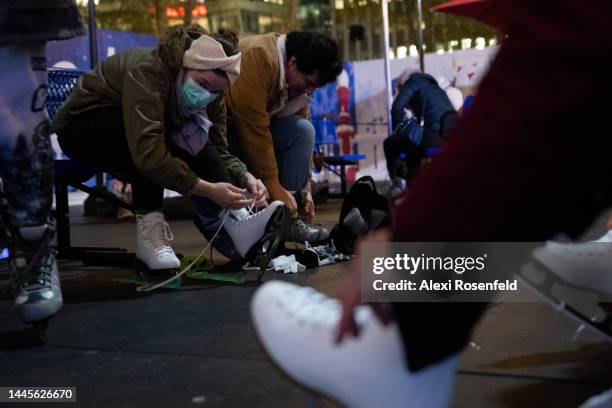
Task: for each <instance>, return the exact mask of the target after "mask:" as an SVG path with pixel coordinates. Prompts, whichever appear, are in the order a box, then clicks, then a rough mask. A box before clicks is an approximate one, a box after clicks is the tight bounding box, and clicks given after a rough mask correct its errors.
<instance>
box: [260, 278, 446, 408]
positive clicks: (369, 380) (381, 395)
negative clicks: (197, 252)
mask: <svg viewBox="0 0 612 408" xmlns="http://www.w3.org/2000/svg"><path fill="white" fill-rule="evenodd" d="M340 316H341V306H340V303H339V301H338V300H336V299H332V298H328V297H327V296H325V295H323V294H321V293H319V292H317V291H315V290H314V289H312V288H307V287H300V286H296V285H293V284H291V283H288V282H283V281H278V280H274V281H271V282H267V283H266V284H264V285H263V286H262V287H261V288H260V289H259V290H258V291H257V292H256V293H255V296H254V297H253V300H252V302H251V317H252V319H253V323H254V325H255V329H256V331H257V334H258V336H259V339H260V341H261V343H262V345H263V346H264V348H265V349H266V351H267V352H268V354H269V355H270V357H271V359H272V360H273V361H274V362H275V363H276V364H277V365H278V366H279V367H280V368H281V369H282V370H283V371H285V372H286V373H287V374H288V375H289V376H290V377H292V378H293V379H294V380H296V381H297V382H299V383H300V384H302V385H304V386H306V387H308V388H310V389H313V390H314V391H317V392H319V393H322V394H325V395H328V396H331V397H332V398H334V399H336V400H337V401H339V402H341V403H342V404H344V405H346V406H347V407H351V408H359V407H364V408H365V407H434V408H436V407H447V406H448V405H449V402H450V396H451V391H452V384H453V378H454V371H455V367H456V364H457V356H452V357H449V358H447V359H446V360H444V361H442V362H440V363H437V364H435V365H432V366H430V367H426V368H424V369H422V370H420V371H418V372H410V371H409V370H408V368H407V365H406V360H405V356H404V348H403V343H402V340H401V337H400V333H399V330H398V327H397V325H395V324H394V323H391V324H389V325H388V326H383V325H382V324H381V323H380V322H379V321H378V320H377V318H376V317H375V315H374V314H373V313H372V312H371V309H369V308H368V307H365V306H360V307H358V308H357V311H356V315H355V317H356V321H357V323H358V324H359V326H360V335H359V337H357V338H349V339H345V340H344V341H343V342H342V343H341V344H336V343H335V341H334V337H335V335H336V330H337V328H338V322H339V320H340Z"/></svg>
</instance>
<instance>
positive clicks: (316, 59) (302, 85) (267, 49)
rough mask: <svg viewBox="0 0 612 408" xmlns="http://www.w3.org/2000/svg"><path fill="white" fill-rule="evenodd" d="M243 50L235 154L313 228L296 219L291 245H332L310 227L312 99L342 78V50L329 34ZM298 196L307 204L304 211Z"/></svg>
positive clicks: (233, 104) (233, 121) (269, 38)
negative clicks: (321, 88)
mask: <svg viewBox="0 0 612 408" xmlns="http://www.w3.org/2000/svg"><path fill="white" fill-rule="evenodd" d="M240 49H241V51H242V55H243V56H242V66H241V74H240V77H239V78H238V79H237V80H236V82H234V83H233V84H232V85H231V86H230V88H229V89H228V90H227V92H226V93H225V101H226V104H227V107H228V141H229V144H230V148H231V149H232V152H233V153H235V154H236V155H237V156H238V157H240V158H241V159H242V160H243V161H244V162H245V163H246V164H247V166H248V167H249V169H250V170H251V171H252V172H253V174H254V175H255V176H256V177H258V178H260V179H262V181H263V183H264V184H265V186H266V188H267V189H268V191H269V193H270V196H271V198H272V199H273V200H280V201H282V202H283V203H285V205H287V207H289V209H290V210H291V211H292V213H293V214H294V216H296V215H297V214H298V213H299V216H300V217H301V218H302V219H303V220H305V221H306V222H304V221H303V220H300V219H299V218H297V217H296V218H294V219H293V221H292V223H291V227H290V228H289V229H288V235H287V239H288V240H291V241H298V242H303V241H310V242H312V241H318V240H321V239H325V238H327V236H328V235H329V232H328V231H327V230H325V229H324V228H320V227H316V226H314V225H309V224H308V223H311V222H312V221H313V219H314V216H315V211H314V202H313V200H312V195H311V191H310V188H311V186H310V171H311V164H312V151H313V144H314V128H313V126H312V124H311V123H310V121H309V116H310V113H309V105H310V101H311V98H310V95H311V94H312V92H313V91H314V90H315V89H316V88H319V87H322V86H323V85H325V84H327V83H329V82H332V81H334V80H335V79H336V77H337V76H338V75H339V74H340V73H341V72H342V61H341V58H340V55H339V51H338V45H337V43H336V42H335V41H334V40H333V39H331V38H329V37H327V36H325V35H323V34H319V33H313V32H291V33H288V34H286V35H284V34H283V35H280V34H277V33H270V34H264V35H258V36H252V37H248V38H245V39H243V40H241V41H240ZM294 193H298V194H299V198H300V199H302V200H301V201H303V204H304V205H303V208H300V211H298V203H297V202H296V198H295V196H294Z"/></svg>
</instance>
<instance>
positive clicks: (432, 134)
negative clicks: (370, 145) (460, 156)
mask: <svg viewBox="0 0 612 408" xmlns="http://www.w3.org/2000/svg"><path fill="white" fill-rule="evenodd" d="M399 87H400V90H399V93H398V94H397V96H396V98H395V100H394V101H393V105H392V107H391V128H392V129H393V130H394V132H393V134H392V135H391V136H390V137H388V138H387V139H385V141H384V144H383V147H384V150H385V158H386V160H387V170H388V171H389V177H390V178H391V182H392V184H393V190H392V194H391V195H392V196H396V195H399V193H401V191H403V190H404V189H405V187H406V181H405V180H404V178H402V177H400V174H399V172H398V167H399V165H400V163H399V159H400V154H402V153H404V154H406V166H407V167H408V175H411V174H413V173H414V172H415V171H416V170H417V169H418V166H419V163H420V162H421V159H422V158H423V156H424V154H423V152H424V149H427V148H430V147H438V146H440V145H441V144H442V141H443V139H444V137H445V136H446V134H447V133H448V132H449V131H450V130H451V129H452V127H453V126H454V124H455V122H456V121H457V118H458V116H457V111H456V110H455V108H454V107H453V104H452V103H451V101H450V100H449V98H448V96H447V94H446V92H445V91H444V89H442V88H441V87H440V86H439V85H438V82H437V81H436V80H435V79H434V78H433V77H432V76H431V75H428V74H424V73H421V72H420V71H418V70H417V71H414V70H409V71H406V72H404V74H402V76H401V78H400V85H399ZM406 109H409V110H410V111H411V113H412V115H414V117H415V119H416V121H417V123H423V132H422V138H421V140H420V143H418V144H417V143H415V141H413V140H411V139H410V137H408V135H407V134H406V132H402V130H401V129H402V128H401V127H400V124H401V123H402V122H403V121H404V120H405V110H406ZM404 129H405V128H404Z"/></svg>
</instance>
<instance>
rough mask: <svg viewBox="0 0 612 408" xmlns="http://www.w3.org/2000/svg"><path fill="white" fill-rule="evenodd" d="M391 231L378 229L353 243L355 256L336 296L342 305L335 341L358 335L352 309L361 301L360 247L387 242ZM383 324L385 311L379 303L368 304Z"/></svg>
mask: <svg viewBox="0 0 612 408" xmlns="http://www.w3.org/2000/svg"><path fill="white" fill-rule="evenodd" d="M390 239H391V232H390V231H389V230H386V229H385V230H380V231H377V232H374V233H372V234H370V235H366V236H365V237H363V238H362V239H360V240H359V241H358V242H357V244H356V245H355V248H356V250H355V253H356V256H355V257H354V258H353V259H352V260H351V265H350V267H349V270H350V273H349V276H348V278H347V279H346V280H345V281H344V282H343V283H342V284H341V285H340V287H339V289H338V297H339V300H340V304H341V305H342V317H341V318H340V323H339V325H338V331H337V335H336V343H341V342H342V340H343V339H344V338H345V337H346V336H347V335H352V336H354V337H357V336H359V327H358V326H357V323H356V322H355V317H354V311H355V308H356V307H357V305H359V304H360V303H361V256H360V247H361V245H363V244H364V243H366V242H389V240H390ZM368 305H369V306H370V307H371V308H372V310H373V311H374V313H375V314H376V316H377V317H378V318H379V320H380V321H381V322H382V323H383V324H387V323H388V322H389V318H388V317H387V315H386V313H385V311H384V310H383V308H382V307H381V305H380V304H379V303H369V304H368Z"/></svg>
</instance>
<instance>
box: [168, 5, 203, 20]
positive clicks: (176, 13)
mask: <svg viewBox="0 0 612 408" xmlns="http://www.w3.org/2000/svg"><path fill="white" fill-rule="evenodd" d="M207 14H208V9H207V8H206V6H205V5H203V4H199V5H197V6H195V7H194V8H193V9H192V10H191V15H192V16H193V17H205V16H206V15H207ZM166 17H169V18H178V17H185V7H167V8H166Z"/></svg>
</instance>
